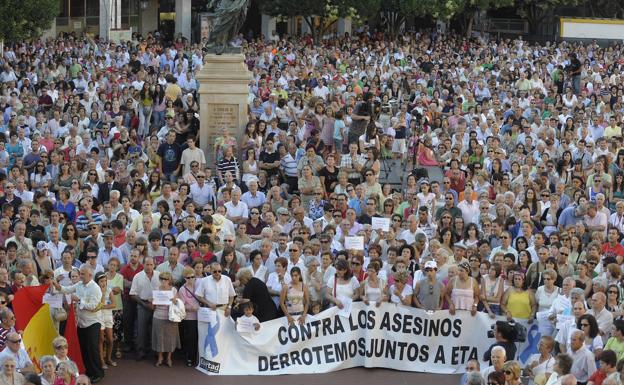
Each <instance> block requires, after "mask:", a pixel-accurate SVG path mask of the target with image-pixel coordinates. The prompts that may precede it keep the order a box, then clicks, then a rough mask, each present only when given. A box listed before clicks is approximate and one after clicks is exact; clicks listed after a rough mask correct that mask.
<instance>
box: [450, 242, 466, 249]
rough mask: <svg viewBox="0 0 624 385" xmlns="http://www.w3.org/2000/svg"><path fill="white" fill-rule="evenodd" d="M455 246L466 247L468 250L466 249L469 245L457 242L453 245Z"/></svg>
mask: <svg viewBox="0 0 624 385" xmlns="http://www.w3.org/2000/svg"><path fill="white" fill-rule="evenodd" d="M453 247H457V248H458V249H464V250H466V249H467V247H466V245H465V244H464V242H455V244H454V245H453Z"/></svg>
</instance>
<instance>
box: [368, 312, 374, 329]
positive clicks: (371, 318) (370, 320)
mask: <svg viewBox="0 0 624 385" xmlns="http://www.w3.org/2000/svg"><path fill="white" fill-rule="evenodd" d="M366 327H367V328H368V329H369V330H373V329H374V328H375V311H374V310H369V312H368V323H367V324H366Z"/></svg>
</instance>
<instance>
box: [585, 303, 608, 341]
mask: <svg viewBox="0 0 624 385" xmlns="http://www.w3.org/2000/svg"><path fill="white" fill-rule="evenodd" d="M587 314H591V315H593V316H594V317H596V322H598V329H600V331H601V332H602V333H603V334H604V335H603V336H602V342H603V343H606V342H607V340H608V339H609V336H611V329H612V328H613V313H611V312H610V311H609V310H607V308H606V307H605V308H602V310H601V311H600V313H598V314H595V311H594V309H590V310H588V311H587Z"/></svg>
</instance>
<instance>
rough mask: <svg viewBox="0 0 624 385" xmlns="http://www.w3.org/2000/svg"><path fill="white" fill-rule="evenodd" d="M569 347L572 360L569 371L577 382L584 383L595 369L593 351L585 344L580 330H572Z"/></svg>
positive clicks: (583, 335)
mask: <svg viewBox="0 0 624 385" xmlns="http://www.w3.org/2000/svg"><path fill="white" fill-rule="evenodd" d="M570 347H571V349H570V357H572V361H573V362H572V369H571V370H570V373H571V374H573V375H574V377H576V380H577V381H578V382H581V383H583V384H585V383H587V380H589V377H590V376H591V375H592V374H594V372H595V371H596V361H595V357H594V353H592V352H591V351H590V350H589V349H587V347H586V346H585V334H584V333H583V332H582V331H581V330H575V331H573V332H572V337H571V339H570Z"/></svg>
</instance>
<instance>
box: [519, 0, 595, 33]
mask: <svg viewBox="0 0 624 385" xmlns="http://www.w3.org/2000/svg"><path fill="white" fill-rule="evenodd" d="M582 3H584V0H516V1H515V3H514V6H515V8H516V12H517V14H518V16H520V17H522V18H524V19H526V20H527V21H528V22H529V27H530V32H531V33H536V32H537V29H538V26H539V24H540V23H541V22H542V21H543V20H544V19H545V18H546V17H548V16H549V14H550V13H551V12H552V11H553V10H554V9H555V8H557V7H561V6H571V7H573V6H578V5H580V4H582Z"/></svg>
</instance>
